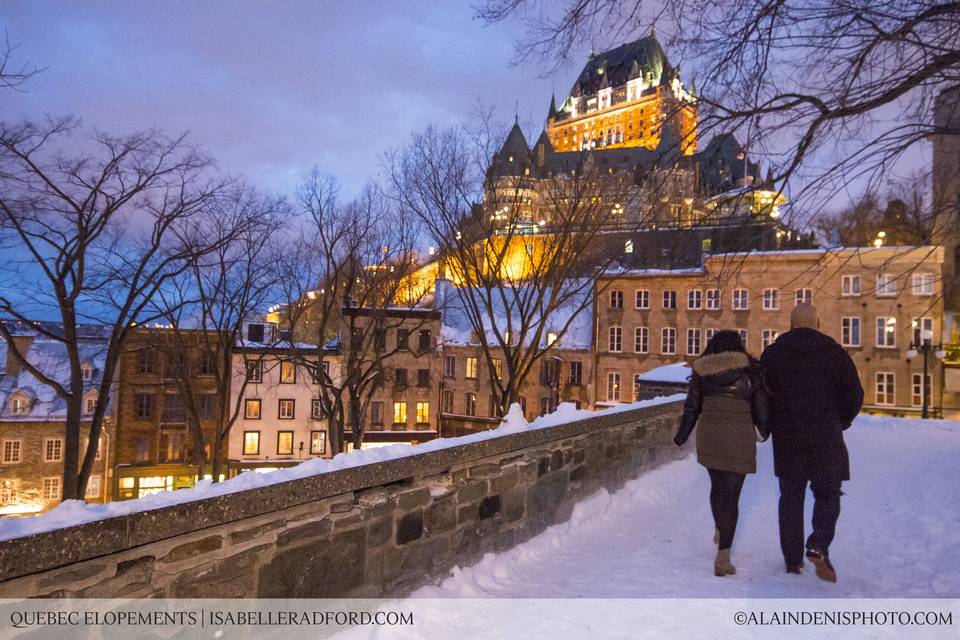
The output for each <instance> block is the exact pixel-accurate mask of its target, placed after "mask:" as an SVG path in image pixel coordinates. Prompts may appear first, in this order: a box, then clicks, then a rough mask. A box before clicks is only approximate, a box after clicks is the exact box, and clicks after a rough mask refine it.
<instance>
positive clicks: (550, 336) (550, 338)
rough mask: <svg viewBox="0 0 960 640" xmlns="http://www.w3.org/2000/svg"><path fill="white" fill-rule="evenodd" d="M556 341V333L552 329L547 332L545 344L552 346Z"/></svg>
mask: <svg viewBox="0 0 960 640" xmlns="http://www.w3.org/2000/svg"><path fill="white" fill-rule="evenodd" d="M556 342H557V334H556V333H555V332H553V331H550V332H548V333H547V346H548V347H552V346H553V345H554V344H555V343H556Z"/></svg>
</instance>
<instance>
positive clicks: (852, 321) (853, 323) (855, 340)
mask: <svg viewBox="0 0 960 640" xmlns="http://www.w3.org/2000/svg"><path fill="white" fill-rule="evenodd" d="M840 344H841V345H843V346H844V347H859V346H860V318H854V317H846V318H841V319H840Z"/></svg>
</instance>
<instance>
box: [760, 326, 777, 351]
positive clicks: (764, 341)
mask: <svg viewBox="0 0 960 640" xmlns="http://www.w3.org/2000/svg"><path fill="white" fill-rule="evenodd" d="M778 337H780V332H779V331H777V330H776V329H764V330H762V331H761V332H760V348H761V349H766V348H767V347H769V346H770V345H772V344H773V343H774V342H776V341H777V338H778Z"/></svg>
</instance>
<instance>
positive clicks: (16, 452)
mask: <svg viewBox="0 0 960 640" xmlns="http://www.w3.org/2000/svg"><path fill="white" fill-rule="evenodd" d="M22 447H23V441H22V440H4V441H3V463H4V464H15V463H17V462H20V452H21V450H22Z"/></svg>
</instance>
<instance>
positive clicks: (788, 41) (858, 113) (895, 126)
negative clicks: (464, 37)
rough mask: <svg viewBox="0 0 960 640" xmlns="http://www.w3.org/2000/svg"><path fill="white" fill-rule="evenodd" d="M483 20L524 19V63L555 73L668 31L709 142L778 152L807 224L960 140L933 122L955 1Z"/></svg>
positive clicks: (959, 69) (557, 10) (760, 0)
mask: <svg viewBox="0 0 960 640" xmlns="http://www.w3.org/2000/svg"><path fill="white" fill-rule="evenodd" d="M478 13H479V16H480V17H481V18H483V19H484V20H486V21H488V22H495V21H499V20H505V19H508V18H516V19H519V20H521V21H523V22H524V23H525V24H526V26H527V31H526V35H525V37H524V38H523V39H522V40H521V41H520V43H519V44H518V49H517V53H518V57H519V58H521V59H531V58H539V59H541V60H542V59H547V60H551V61H554V62H556V61H562V60H563V59H565V58H566V57H567V56H569V55H570V54H571V52H573V51H576V50H577V49H578V48H580V47H582V46H583V45H585V44H596V43H598V42H602V43H603V44H610V43H612V42H623V41H627V40H630V39H634V38H636V37H638V36H642V35H646V34H647V33H649V29H650V25H651V24H652V23H653V22H654V21H656V22H657V26H658V27H660V31H661V33H664V32H666V33H667V34H668V36H670V37H669V40H668V45H669V48H670V49H671V50H672V51H673V52H674V53H675V54H677V55H678V56H679V57H680V58H682V59H683V60H684V64H685V65H686V66H687V69H688V71H693V72H695V73H696V74H697V80H698V85H699V91H698V98H699V100H698V106H699V109H700V115H701V119H700V124H699V127H698V131H699V133H700V135H701V136H702V135H705V134H708V133H709V132H712V131H713V132H717V131H740V132H741V134H742V135H743V136H745V138H746V141H747V145H748V146H749V147H750V148H751V149H752V150H753V151H754V152H767V153H770V154H771V156H770V157H771V159H772V160H774V161H775V162H776V164H777V167H776V171H775V173H774V176H773V179H774V181H775V182H776V184H778V185H784V184H786V181H787V180H788V179H789V178H791V177H793V176H797V177H798V178H800V182H801V183H802V184H799V185H794V190H793V193H792V194H791V195H792V200H793V201H794V202H797V203H799V202H803V207H794V216H795V217H794V219H793V221H794V222H795V223H797V224H802V223H805V222H808V221H809V219H806V220H804V219H803V218H804V217H806V216H809V215H811V214H812V213H814V212H816V211H818V210H819V209H820V208H821V206H822V204H823V203H824V202H825V201H826V200H827V199H829V198H830V197H832V196H833V195H834V194H835V193H837V191H838V189H840V188H842V187H845V186H846V185H848V184H850V183H851V182H857V183H858V184H866V185H867V187H868V189H869V188H876V186H877V185H879V184H881V183H882V181H883V178H885V177H886V176H887V175H888V172H889V170H890V168H891V166H892V165H893V164H894V163H895V162H896V161H897V160H898V159H899V158H900V157H901V156H903V154H905V153H906V152H908V151H910V150H913V149H916V148H917V145H919V144H921V143H922V142H923V141H924V140H925V139H926V138H927V137H928V136H929V135H931V134H946V135H960V131H957V130H952V131H943V130H941V129H940V128H938V127H937V126H935V124H934V121H933V104H934V98H935V97H936V95H937V94H938V93H940V92H941V91H942V90H943V89H944V88H946V87H949V86H952V85H954V84H956V83H957V82H960V4H958V3H956V2H941V1H937V0H904V1H895V2H881V1H880V0H848V1H844V2H836V1H835V0H812V1H811V0H733V1H730V2H718V1H717V0H678V1H676V2H670V3H662V4H652V3H647V2H643V1H642V0H566V1H565V2H563V3H562V4H560V5H553V4H544V3H540V2H537V1H536V0H489V1H488V2H485V3H483V4H482V5H481V7H480V8H479V10H478ZM671 34H672V35H671ZM801 209H802V211H803V213H801V212H800V210H801Z"/></svg>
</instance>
